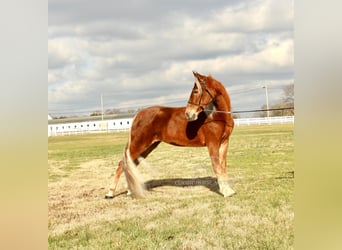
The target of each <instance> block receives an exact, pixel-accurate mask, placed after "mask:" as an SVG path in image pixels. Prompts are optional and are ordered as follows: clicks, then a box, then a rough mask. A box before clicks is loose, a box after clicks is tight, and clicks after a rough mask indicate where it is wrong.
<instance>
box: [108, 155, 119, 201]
mask: <svg viewBox="0 0 342 250" xmlns="http://www.w3.org/2000/svg"><path fill="white" fill-rule="evenodd" d="M122 164H123V162H122V161H120V162H119V165H118V168H117V169H116V172H115V175H114V181H113V183H112V184H111V185H110V188H109V191H108V193H107V194H106V196H105V198H106V199H112V198H114V193H115V190H116V187H117V186H118V183H119V179H120V176H121V174H122V171H123V169H122Z"/></svg>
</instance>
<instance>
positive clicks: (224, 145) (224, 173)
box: [217, 140, 235, 197]
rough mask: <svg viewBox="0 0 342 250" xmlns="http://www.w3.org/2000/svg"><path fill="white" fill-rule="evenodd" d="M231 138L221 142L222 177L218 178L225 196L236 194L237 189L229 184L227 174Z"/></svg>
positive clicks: (221, 191)
mask: <svg viewBox="0 0 342 250" xmlns="http://www.w3.org/2000/svg"><path fill="white" fill-rule="evenodd" d="M228 145H229V140H225V141H223V142H222V143H221V145H220V148H219V158H220V173H221V178H220V180H219V179H217V180H218V182H219V186H220V193H221V194H223V196H224V197H229V196H232V195H233V194H235V191H234V190H233V189H232V188H231V187H230V186H229V184H228V176H227V152H228Z"/></svg>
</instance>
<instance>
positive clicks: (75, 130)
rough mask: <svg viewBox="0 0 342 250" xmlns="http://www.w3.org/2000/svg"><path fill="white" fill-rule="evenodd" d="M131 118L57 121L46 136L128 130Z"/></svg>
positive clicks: (280, 119) (261, 121)
mask: <svg viewBox="0 0 342 250" xmlns="http://www.w3.org/2000/svg"><path fill="white" fill-rule="evenodd" d="M132 120H133V118H125V119H111V120H104V121H86V122H72V123H58V124H49V125H48V136H57V135H75V134H86V133H109V132H119V131H128V130H129V129H130V128H131V125H132ZM234 121H235V125H236V126H241V125H271V124H277V123H278V124H283V123H294V116H275V117H260V118H259V117H258V118H239V119H235V120H234Z"/></svg>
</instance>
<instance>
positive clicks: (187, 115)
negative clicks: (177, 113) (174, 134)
mask: <svg viewBox="0 0 342 250" xmlns="http://www.w3.org/2000/svg"><path fill="white" fill-rule="evenodd" d="M185 118H186V119H187V120H188V121H189V122H192V121H195V120H197V113H196V112H192V111H185Z"/></svg>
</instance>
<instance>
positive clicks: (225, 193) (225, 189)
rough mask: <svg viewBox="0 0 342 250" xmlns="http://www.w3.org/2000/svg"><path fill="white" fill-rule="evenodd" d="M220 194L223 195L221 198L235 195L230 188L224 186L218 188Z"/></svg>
mask: <svg viewBox="0 0 342 250" xmlns="http://www.w3.org/2000/svg"><path fill="white" fill-rule="evenodd" d="M220 193H221V194H222V195H223V197H230V196H233V195H234V194H235V191H234V190H233V189H231V188H230V187H227V186H224V187H222V188H220Z"/></svg>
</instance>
